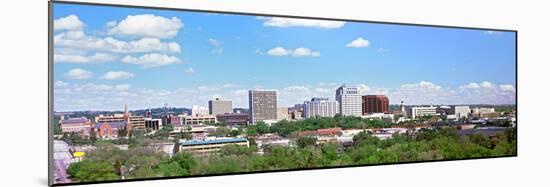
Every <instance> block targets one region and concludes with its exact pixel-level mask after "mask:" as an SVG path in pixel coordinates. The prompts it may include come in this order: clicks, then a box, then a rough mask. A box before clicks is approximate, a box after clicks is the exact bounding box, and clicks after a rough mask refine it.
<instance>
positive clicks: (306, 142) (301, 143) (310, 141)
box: [296, 136, 317, 148]
mask: <svg viewBox="0 0 550 187" xmlns="http://www.w3.org/2000/svg"><path fill="white" fill-rule="evenodd" d="M316 143H317V138H316V137H313V136H304V137H300V138H298V139H297V140H296V144H297V145H298V147H299V148H304V147H308V146H313V145H315V144H316Z"/></svg>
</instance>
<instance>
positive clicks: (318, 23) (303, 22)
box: [257, 17, 346, 29]
mask: <svg viewBox="0 0 550 187" xmlns="http://www.w3.org/2000/svg"><path fill="white" fill-rule="evenodd" d="M257 19H259V20H263V21H264V23H263V26H267V27H315V28H322V29H337V28H340V27H342V26H344V25H345V24H346V22H343V21H327V20H314V19H297V18H280V17H258V18H257Z"/></svg>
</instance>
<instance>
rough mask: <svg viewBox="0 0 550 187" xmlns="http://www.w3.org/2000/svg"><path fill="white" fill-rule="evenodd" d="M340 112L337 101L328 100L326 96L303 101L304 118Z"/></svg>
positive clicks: (332, 115)
mask: <svg viewBox="0 0 550 187" xmlns="http://www.w3.org/2000/svg"><path fill="white" fill-rule="evenodd" d="M338 113H340V110H339V105H338V102H337V101H329V100H328V98H311V101H305V102H304V116H305V117H306V118H315V117H334V115H336V114H338Z"/></svg>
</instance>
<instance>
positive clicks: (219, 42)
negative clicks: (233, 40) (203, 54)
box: [208, 38, 222, 47]
mask: <svg viewBox="0 0 550 187" xmlns="http://www.w3.org/2000/svg"><path fill="white" fill-rule="evenodd" d="M208 43H209V44H210V45H212V46H214V47H219V46H221V45H222V42H221V41H219V40H216V39H213V38H209V39H208Z"/></svg>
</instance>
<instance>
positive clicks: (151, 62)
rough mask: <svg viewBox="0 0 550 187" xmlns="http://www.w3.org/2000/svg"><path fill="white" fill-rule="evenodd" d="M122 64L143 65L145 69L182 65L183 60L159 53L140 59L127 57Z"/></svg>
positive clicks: (146, 55) (143, 56)
mask: <svg viewBox="0 0 550 187" xmlns="http://www.w3.org/2000/svg"><path fill="white" fill-rule="evenodd" d="M122 62H124V63H127V64H137V65H141V66H142V67H143V68H154V67H160V66H165V65H171V64H177V63H181V60H180V59H179V58H178V57H175V56H168V55H165V54H159V53H150V54H145V55H142V56H140V57H133V56H130V55H128V56H126V57H124V58H123V59H122Z"/></svg>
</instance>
